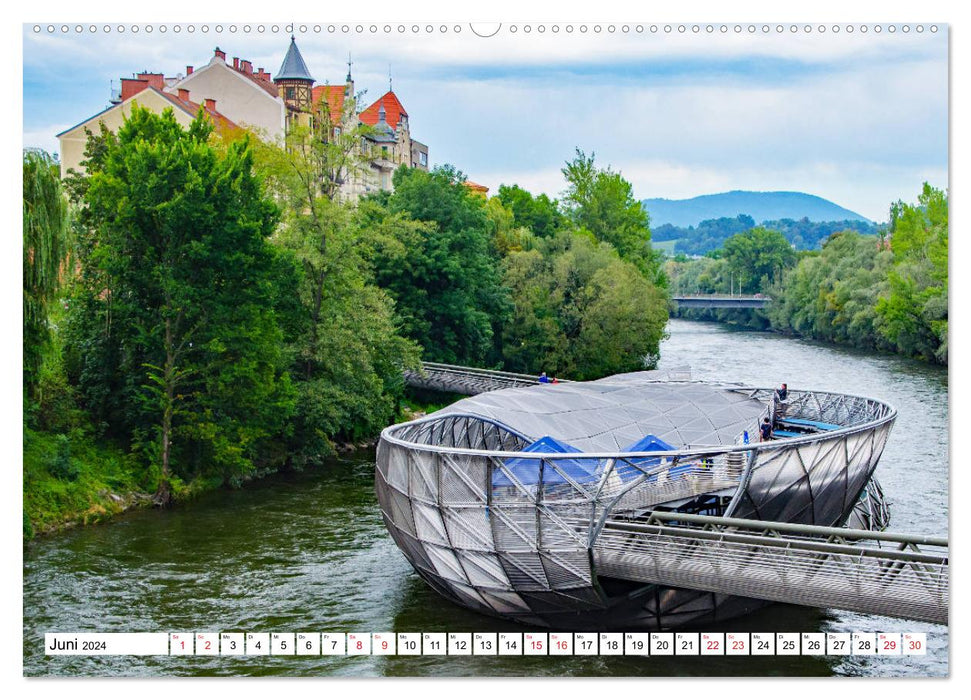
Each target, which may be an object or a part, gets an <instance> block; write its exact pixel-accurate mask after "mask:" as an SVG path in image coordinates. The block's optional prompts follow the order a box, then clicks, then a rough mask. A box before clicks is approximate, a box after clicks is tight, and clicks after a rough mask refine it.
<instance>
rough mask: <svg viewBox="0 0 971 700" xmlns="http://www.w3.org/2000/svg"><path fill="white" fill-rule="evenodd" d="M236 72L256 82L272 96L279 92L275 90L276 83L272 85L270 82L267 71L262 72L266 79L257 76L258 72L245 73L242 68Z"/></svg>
mask: <svg viewBox="0 0 971 700" xmlns="http://www.w3.org/2000/svg"><path fill="white" fill-rule="evenodd" d="M230 67H231V66H230ZM260 70H263V69H262V68H260ZM236 72H237V73H239V74H240V75H241V76H243V77H244V78H248V79H249V80H252V81H253V82H254V83H256V84H257V86H259V87H261V88H263V89H264V90H266V92H268V93H269V94H270V95H272V96H273V97H277V96H278V95H279V94H280V92H279V90H277V87H276V85H274V84H273V83H272V82H270V74H269V73H264V74H263V75H264V76H266V79H265V80H264V79H263V78H261V77H259V74H258V73H247V72H246V71H244V70H237V71H236Z"/></svg>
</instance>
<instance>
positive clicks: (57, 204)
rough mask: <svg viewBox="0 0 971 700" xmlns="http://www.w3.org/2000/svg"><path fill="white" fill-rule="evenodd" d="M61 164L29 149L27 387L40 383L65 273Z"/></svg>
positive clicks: (64, 202) (65, 223)
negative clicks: (50, 320) (53, 310)
mask: <svg viewBox="0 0 971 700" xmlns="http://www.w3.org/2000/svg"><path fill="white" fill-rule="evenodd" d="M58 169H59V166H58V164H57V162H56V161H55V160H54V159H53V158H51V156H50V155H49V154H48V153H46V152H44V151H40V150H25V151H24V251H23V252H24V361H23V372H24V376H23V381H24V389H25V390H28V391H31V390H33V388H34V387H36V383H37V375H38V372H39V371H40V365H41V360H42V358H43V352H44V348H45V346H46V345H47V343H48V342H49V340H50V326H49V323H48V317H49V315H50V306H51V304H52V303H53V301H54V300H55V298H56V297H57V294H58V292H59V290H60V288H61V282H62V281H63V278H64V275H65V272H66V269H67V268H66V260H67V256H68V223H69V216H68V204H67V198H66V197H65V194H64V191H63V189H62V188H61V180H60V178H59V177H58Z"/></svg>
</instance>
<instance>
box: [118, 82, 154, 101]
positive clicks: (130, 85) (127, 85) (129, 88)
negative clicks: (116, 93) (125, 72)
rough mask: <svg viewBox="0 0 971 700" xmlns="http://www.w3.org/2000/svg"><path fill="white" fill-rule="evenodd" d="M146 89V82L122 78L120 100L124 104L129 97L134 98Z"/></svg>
mask: <svg viewBox="0 0 971 700" xmlns="http://www.w3.org/2000/svg"><path fill="white" fill-rule="evenodd" d="M147 87H148V81H147V80H138V79H137V78H122V79H121V99H122V101H123V102H124V101H125V100H127V99H128V98H129V97H134V96H135V95H137V94H138V93H140V92H141V91H142V90H144V89H145V88H147Z"/></svg>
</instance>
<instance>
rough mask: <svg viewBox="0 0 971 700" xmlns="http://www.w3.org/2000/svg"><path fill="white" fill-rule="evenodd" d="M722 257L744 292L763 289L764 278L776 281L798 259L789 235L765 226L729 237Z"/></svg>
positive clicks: (751, 292)
mask: <svg viewBox="0 0 971 700" xmlns="http://www.w3.org/2000/svg"><path fill="white" fill-rule="evenodd" d="M722 257H723V258H724V260H725V262H726V263H727V265H728V269H729V270H730V271H731V272H732V273H733V274H734V279H735V280H736V282H738V284H739V287H738V290H739V291H741V292H742V293H744V294H755V293H757V292H759V291H761V290H762V288H763V286H765V283H764V282H763V280H768V282H770V283H771V282H773V281H775V280H776V279H777V278H778V277H779V276H780V275H781V274H782V272H783V270H785V269H787V268H789V267H791V266H792V265H794V264H795V262H796V253H795V251H793V249H792V246H791V245H790V244H789V242H788V241H787V240H786V239H785V236H783V235H782V234H781V233H779V232H778V231H769V230H768V229H764V228H762V227H761V226H759V227H756V228H753V229H751V230H749V231H746V232H744V233H737V234H735V235H734V236H732V237H731V238H729V239H728V240H727V241H725V245H724V247H723V248H722Z"/></svg>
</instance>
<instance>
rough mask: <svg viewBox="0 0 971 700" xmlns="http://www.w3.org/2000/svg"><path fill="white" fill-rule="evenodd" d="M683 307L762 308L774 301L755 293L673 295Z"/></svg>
mask: <svg viewBox="0 0 971 700" xmlns="http://www.w3.org/2000/svg"><path fill="white" fill-rule="evenodd" d="M671 301H673V302H674V303H675V304H677V305H678V308H681V309H761V308H764V307H765V306H768V304H769V303H770V302H771V301H772V299H771V298H769V297H767V296H762V295H759V294H755V295H752V296H741V295H738V294H687V295H683V296H676V297H671Z"/></svg>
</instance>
